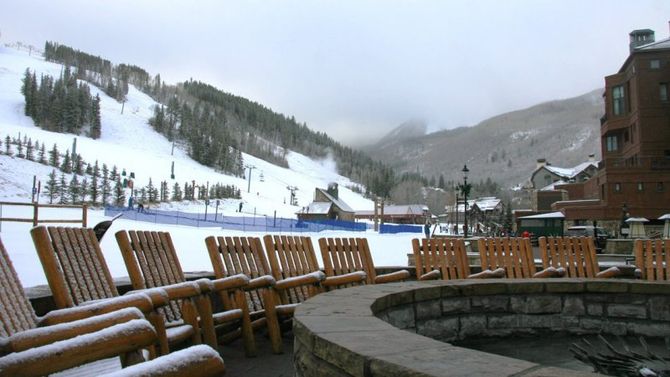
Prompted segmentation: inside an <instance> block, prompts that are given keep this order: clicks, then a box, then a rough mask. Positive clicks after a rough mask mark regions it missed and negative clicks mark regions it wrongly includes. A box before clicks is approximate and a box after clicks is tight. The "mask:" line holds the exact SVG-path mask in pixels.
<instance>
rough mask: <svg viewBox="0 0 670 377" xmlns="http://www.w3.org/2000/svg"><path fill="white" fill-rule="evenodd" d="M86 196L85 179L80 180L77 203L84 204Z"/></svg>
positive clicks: (86, 185)
mask: <svg viewBox="0 0 670 377" xmlns="http://www.w3.org/2000/svg"><path fill="white" fill-rule="evenodd" d="M87 195H88V180H87V179H86V177H84V179H82V180H81V186H79V202H80V203H86V196H87Z"/></svg>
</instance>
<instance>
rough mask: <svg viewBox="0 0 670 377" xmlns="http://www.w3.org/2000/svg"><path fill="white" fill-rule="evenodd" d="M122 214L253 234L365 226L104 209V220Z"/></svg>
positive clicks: (357, 229) (363, 227)
mask: <svg viewBox="0 0 670 377" xmlns="http://www.w3.org/2000/svg"><path fill="white" fill-rule="evenodd" d="M119 213H123V218H124V219H127V220H135V221H146V222H150V223H155V224H172V225H186V226H193V227H199V228H207V227H218V228H222V229H232V230H242V231H257V232H287V233H288V232H293V233H294V232H321V231H324V230H344V231H355V232H364V231H365V230H366V229H367V224H365V223H357V222H353V221H340V220H321V221H300V220H296V219H285V218H281V217H267V216H222V215H221V214H215V213H208V214H207V215H205V214H204V213H191V212H180V211H163V210H155V209H151V210H144V211H137V210H131V209H128V208H125V207H106V208H105V216H109V217H113V216H116V215H118V214H119Z"/></svg>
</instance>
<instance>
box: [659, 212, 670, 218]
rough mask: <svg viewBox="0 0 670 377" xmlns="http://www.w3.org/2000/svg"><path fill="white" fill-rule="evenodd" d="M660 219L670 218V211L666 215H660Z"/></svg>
mask: <svg viewBox="0 0 670 377" xmlns="http://www.w3.org/2000/svg"><path fill="white" fill-rule="evenodd" d="M658 219H659V220H670V213H666V214H665V215H663V216H661V217H659V218H658Z"/></svg>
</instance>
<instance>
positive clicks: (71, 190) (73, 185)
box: [67, 174, 81, 204]
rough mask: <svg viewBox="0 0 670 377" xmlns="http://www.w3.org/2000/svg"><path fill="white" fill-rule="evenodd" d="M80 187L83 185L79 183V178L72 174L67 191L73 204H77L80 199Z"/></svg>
mask: <svg viewBox="0 0 670 377" xmlns="http://www.w3.org/2000/svg"><path fill="white" fill-rule="evenodd" d="M80 189H81V187H80V185H79V179H77V175H76V174H72V179H71V180H70V184H69V185H68V191H67V194H68V198H69V199H70V202H71V203H72V204H77V200H79V191H80Z"/></svg>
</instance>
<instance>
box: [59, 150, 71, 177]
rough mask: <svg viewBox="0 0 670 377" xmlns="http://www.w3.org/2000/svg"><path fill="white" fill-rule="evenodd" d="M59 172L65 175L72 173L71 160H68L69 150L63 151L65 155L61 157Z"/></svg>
mask: <svg viewBox="0 0 670 377" xmlns="http://www.w3.org/2000/svg"><path fill="white" fill-rule="evenodd" d="M60 170H62V171H63V173H66V174H70V173H72V160H71V159H70V150H69V149H67V150H65V155H63V162H62V163H61V164H60Z"/></svg>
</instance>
